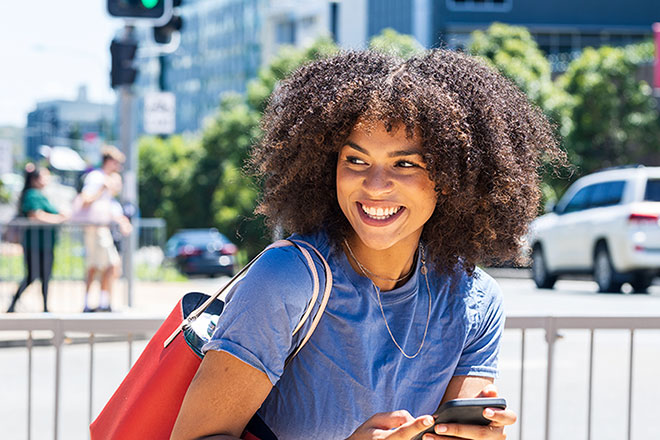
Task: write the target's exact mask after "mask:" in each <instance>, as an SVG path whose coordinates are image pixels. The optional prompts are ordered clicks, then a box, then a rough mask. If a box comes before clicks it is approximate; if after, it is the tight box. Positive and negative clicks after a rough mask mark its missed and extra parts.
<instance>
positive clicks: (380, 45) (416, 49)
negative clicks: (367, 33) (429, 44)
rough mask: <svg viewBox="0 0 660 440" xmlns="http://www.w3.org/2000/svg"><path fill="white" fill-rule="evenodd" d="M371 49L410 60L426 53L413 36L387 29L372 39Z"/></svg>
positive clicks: (370, 42)
mask: <svg viewBox="0 0 660 440" xmlns="http://www.w3.org/2000/svg"><path fill="white" fill-rule="evenodd" d="M369 49H371V50H374V51H376V52H383V53H387V54H391V55H395V56H398V57H401V58H403V59H408V58H410V57H412V56H413V55H416V54H418V53H420V52H423V51H424V47H423V46H422V45H421V44H420V43H419V42H418V41H417V40H415V38H414V37H412V36H411V35H405V34H400V33H398V32H397V31H395V30H394V29H391V28H387V29H383V31H382V32H381V33H380V34H378V35H374V36H373V37H371V40H370V41H369Z"/></svg>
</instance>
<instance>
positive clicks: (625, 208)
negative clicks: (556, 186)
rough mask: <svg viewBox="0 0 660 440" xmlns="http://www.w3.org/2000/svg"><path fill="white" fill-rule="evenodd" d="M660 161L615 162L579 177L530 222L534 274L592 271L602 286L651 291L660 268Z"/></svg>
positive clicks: (539, 281) (549, 276)
mask: <svg viewBox="0 0 660 440" xmlns="http://www.w3.org/2000/svg"><path fill="white" fill-rule="evenodd" d="M659 218H660V167H644V166H627V167H618V168H609V169H606V170H603V171H599V172H596V173H593V174H590V175H588V176H585V177H582V178H581V179H578V180H577V181H576V182H575V183H574V184H573V185H571V186H570V188H569V189H568V190H567V191H566V193H565V194H564V196H563V197H562V198H561V200H560V201H559V202H558V203H557V205H556V206H555V207H554V209H553V210H552V212H550V213H548V214H546V215H543V216H541V217H539V218H537V219H536V220H534V221H533V222H532V224H531V227H530V235H529V244H530V246H531V249H532V277H533V278H534V282H535V283H536V285H537V286H538V287H539V288H545V289H550V288H552V287H553V286H554V284H555V281H557V277H558V276H559V275H562V274H569V273H592V274H593V276H594V279H595V281H596V282H597V283H598V290H599V291H600V292H621V285H622V284H623V283H626V282H627V283H630V284H631V285H632V287H633V291H634V292H638V293H645V292H646V291H647V289H648V287H649V286H650V285H651V282H652V280H653V277H654V276H655V275H657V274H658V270H659V269H660V223H659Z"/></svg>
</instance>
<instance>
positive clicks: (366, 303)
mask: <svg viewBox="0 0 660 440" xmlns="http://www.w3.org/2000/svg"><path fill="white" fill-rule="evenodd" d="M294 238H300V239H303V240H305V241H307V242H309V243H311V244H312V245H313V246H315V247H316V248H317V249H318V250H319V251H320V252H321V254H322V255H323V256H324V257H325V258H326V260H327V261H328V264H329V265H330V268H331V270H332V275H333V278H334V280H333V288H332V293H331V296H330V300H329V301H328V304H327V307H326V310H325V313H324V315H323V317H322V319H321V321H320V322H319V325H318V327H317V328H316V331H315V332H314V334H313V335H312V337H311V339H310V340H309V341H308V342H307V344H306V345H305V346H304V347H303V349H302V350H301V351H300V352H299V353H298V354H297V355H296V357H295V358H294V359H293V360H292V361H291V363H290V364H289V365H288V366H287V368H286V370H285V369H284V363H285V360H286V358H287V356H288V355H289V354H290V353H291V352H292V351H293V350H294V349H295V348H296V346H297V345H298V342H299V341H300V340H301V339H302V338H303V337H304V335H305V334H306V331H307V328H308V326H307V325H305V326H303V328H302V329H301V331H300V332H298V333H297V335H296V336H295V337H292V332H293V329H294V328H295V326H296V324H297V323H298V322H299V321H300V317H301V316H302V314H303V313H304V311H305V309H306V307H307V304H308V302H309V301H310V299H311V296H312V278H311V274H310V272H309V269H308V268H307V265H306V264H305V262H304V260H303V259H302V258H303V257H302V256H301V255H300V253H299V251H297V250H296V249H295V248H293V247H284V248H278V249H272V250H269V251H268V252H266V253H265V254H264V255H263V256H262V258H260V259H259V261H257V262H256V263H255V264H254V266H253V267H252V268H251V269H250V271H249V272H248V274H247V275H246V277H245V278H244V279H243V280H242V281H241V282H240V283H239V284H237V286H236V287H235V288H234V289H233V291H232V292H231V294H230V296H229V297H228V300H227V306H226V307H225V310H224V311H223V313H222V315H221V317H220V320H219V322H218V327H217V329H216V331H215V334H214V336H213V338H212V340H211V341H210V342H208V343H207V344H206V345H205V346H204V350H205V351H206V350H221V351H225V352H227V353H230V354H232V355H233V356H235V357H237V358H238V359H240V360H242V361H243V362H246V363H248V364H249V365H251V366H253V367H255V368H257V369H259V370H261V371H263V372H264V373H265V374H266V375H267V376H268V378H269V379H270V381H271V382H272V384H273V389H272V391H271V392H270V394H269V395H268V397H267V398H266V400H265V401H264V403H263V405H262V406H261V408H260V409H259V410H258V412H257V413H258V414H259V415H260V416H261V418H262V419H263V420H264V422H265V423H266V424H267V425H268V426H269V427H270V428H271V430H272V431H273V432H274V433H275V434H276V435H277V437H278V438H279V439H280V440H293V439H307V438H323V439H345V438H346V437H348V436H349V435H350V434H351V433H352V432H353V431H354V430H355V429H356V428H357V427H358V426H359V425H361V424H362V423H364V422H365V421H366V420H367V419H368V418H369V417H371V416H372V415H374V414H375V413H378V412H384V411H394V410H399V409H406V410H408V411H409V412H410V413H411V414H412V415H413V416H419V415H423V414H432V413H433V411H435V409H436V408H437V406H438V404H439V403H440V400H441V399H442V397H443V395H444V393H445V390H446V388H447V385H448V384H449V381H450V379H451V378H452V377H453V376H464V375H474V376H487V377H495V376H496V374H497V358H498V353H499V342H500V337H501V335H502V330H503V327H504V315H503V310H502V295H501V292H500V289H499V287H498V286H497V284H496V283H495V281H494V280H493V279H492V278H491V277H490V276H488V275H487V274H486V273H484V272H483V271H481V270H479V269H477V270H476V271H475V275H474V276H473V277H468V276H467V275H465V274H464V273H463V272H461V273H456V274H454V275H438V274H436V273H435V272H434V271H432V270H431V271H429V273H428V282H429V286H430V288H431V298H432V306H431V317H430V323H429V329H428V335H427V337H426V342H425V344H424V347H423V349H422V351H421V352H420V354H419V355H418V356H417V357H416V358H414V359H407V358H406V357H404V356H403V355H402V354H401V352H400V351H399V350H398V349H397V348H396V346H395V345H394V343H393V342H392V339H391V337H390V335H389V333H388V331H387V328H386V327H385V323H384V321H383V316H382V314H381V310H380V307H379V305H378V299H377V292H378V290H377V287H376V286H375V285H374V284H373V283H372V282H371V280H369V279H368V278H366V277H363V276H361V275H360V274H358V273H356V272H355V271H354V270H353V268H352V267H351V265H350V263H349V261H348V259H347V257H346V255H345V254H344V252H343V251H342V250H341V248H340V247H336V246H332V245H331V243H330V241H329V239H328V237H327V234H326V233H324V232H319V233H317V234H315V235H312V236H298V237H295V236H294ZM419 260H420V259H419V258H417V261H418V263H417V268H416V270H415V272H414V274H413V276H412V277H411V279H410V280H408V282H406V284H404V285H403V286H401V287H399V288H397V289H394V290H391V291H387V292H381V301H382V305H383V310H384V313H385V316H386V317H387V322H388V324H389V326H390V329H391V331H392V333H393V335H394V337H395V338H396V340H397V342H398V343H399V345H401V346H402V347H403V349H404V350H405V351H406V353H408V354H411V355H412V354H414V353H415V352H416V351H417V348H418V347H419V344H420V342H421V341H422V337H423V335H424V328H425V326H426V321H427V313H428V303H429V301H428V293H427V287H426V281H425V279H424V276H423V275H422V274H421V273H420V270H419V269H420V262H419ZM316 265H317V270H318V272H319V274H321V285H320V286H321V293H322V287H323V281H324V280H323V276H322V274H323V269H322V266H321V264H320V263H319V262H317V264H316ZM320 296H321V294H319V297H320ZM319 301H320V298H319V300H318V301H317V302H319ZM312 316H313V315H312ZM309 321H311V319H309V320H308V322H309Z"/></svg>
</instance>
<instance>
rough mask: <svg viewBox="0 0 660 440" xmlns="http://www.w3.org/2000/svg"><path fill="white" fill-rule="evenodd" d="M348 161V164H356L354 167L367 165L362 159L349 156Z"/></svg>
mask: <svg viewBox="0 0 660 440" xmlns="http://www.w3.org/2000/svg"><path fill="white" fill-rule="evenodd" d="M346 161H347V162H348V163H352V164H354V165H365V164H366V162H365V161H363V160H362V159H358V158H357V157H355V156H347V157H346Z"/></svg>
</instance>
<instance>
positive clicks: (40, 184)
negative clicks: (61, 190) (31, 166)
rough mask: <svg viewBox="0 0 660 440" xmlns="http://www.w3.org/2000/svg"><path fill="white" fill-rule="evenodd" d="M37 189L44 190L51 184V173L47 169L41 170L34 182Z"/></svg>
mask: <svg viewBox="0 0 660 440" xmlns="http://www.w3.org/2000/svg"><path fill="white" fill-rule="evenodd" d="M34 183H35V188H39V189H41V188H44V187H46V186H47V185H48V184H49V183H50V171H48V169H46V168H41V169H39V176H38V177H37V179H36V180H35V181H34Z"/></svg>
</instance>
